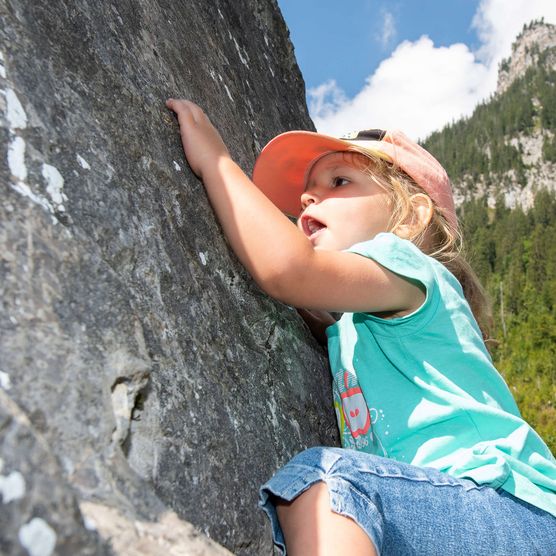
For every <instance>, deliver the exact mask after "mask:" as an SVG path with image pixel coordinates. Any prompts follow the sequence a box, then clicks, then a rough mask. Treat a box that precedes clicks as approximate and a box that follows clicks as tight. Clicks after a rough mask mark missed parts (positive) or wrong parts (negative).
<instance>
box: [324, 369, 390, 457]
mask: <svg viewBox="0 0 556 556" xmlns="http://www.w3.org/2000/svg"><path fill="white" fill-rule="evenodd" d="M333 390H334V409H335V410H336V419H337V421H338V428H339V429H340V438H341V441H342V446H343V447H344V448H352V449H355V450H364V451H366V452H371V453H374V454H379V455H386V452H385V450H384V448H383V447H382V444H381V442H380V441H379V439H378V438H377V437H376V435H374V434H373V431H372V425H373V424H374V423H376V421H377V420H378V415H379V412H378V411H377V410H376V409H375V408H371V409H370V411H369V407H368V405H367V402H366V400H365V397H364V395H363V391H362V390H361V387H360V386H359V381H358V380H357V375H356V374H355V372H354V371H347V370H341V371H339V372H338V373H336V375H335V376H334V387H333Z"/></svg>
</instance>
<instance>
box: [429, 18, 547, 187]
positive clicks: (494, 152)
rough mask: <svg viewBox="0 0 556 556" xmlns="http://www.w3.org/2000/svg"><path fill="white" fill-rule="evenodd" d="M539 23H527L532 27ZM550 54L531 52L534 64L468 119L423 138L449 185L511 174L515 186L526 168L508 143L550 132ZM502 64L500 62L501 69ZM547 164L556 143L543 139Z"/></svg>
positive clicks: (519, 156)
mask: <svg viewBox="0 0 556 556" xmlns="http://www.w3.org/2000/svg"><path fill="white" fill-rule="evenodd" d="M537 24H540V22H533V23H532V25H537ZM553 50H554V49H548V50H545V51H543V52H540V53H537V54H536V56H537V57H538V64H536V65H535V66H532V67H530V68H529V69H528V70H527V71H526V72H525V74H524V75H523V76H522V77H520V78H518V79H516V80H515V81H514V82H513V83H512V84H511V85H510V87H508V89H507V90H506V91H505V92H504V93H502V94H500V95H495V96H493V97H492V98H490V99H487V100H486V101H484V102H483V103H481V104H480V105H479V106H477V108H476V109H475V111H474V112H473V114H472V116H470V117H469V118H464V119H461V120H459V121H457V122H453V123H451V124H449V125H447V126H446V127H445V128H444V129H442V130H441V131H438V132H435V133H433V134H432V135H430V137H428V138H427V139H426V140H425V141H424V143H423V145H424V147H425V148H426V149H427V150H429V151H430V152H431V153H432V154H433V155H434V156H436V158H438V159H439V160H441V161H442V163H443V165H444V167H445V168H446V171H447V172H448V175H449V176H450V178H451V179H452V181H454V182H455V183H463V182H464V178H465V177H466V176H470V177H471V185H470V186H471V187H472V182H473V181H475V180H476V179H477V178H479V176H484V177H487V178H488V177H489V178H490V179H497V178H496V177H495V176H497V175H501V174H504V173H506V172H508V171H510V170H513V171H514V173H515V175H516V176H517V179H518V180H519V181H520V183H523V182H524V181H525V180H524V171H525V169H526V167H525V164H524V162H523V157H522V153H521V151H520V146H519V144H518V143H513V144H511V143H510V141H509V139H510V138H511V137H517V136H519V135H520V134H524V135H528V134H531V133H532V132H533V131H535V130H538V128H539V127H542V128H543V129H545V130H551V131H552V132H553V133H554V132H556V71H554V69H552V68H551V66H550V64H549V63H547V59H548V57H549V56H550V55H551V54H552V53H553ZM507 65H508V62H507V61H503V62H502V66H503V67H506V66H507ZM544 148H545V151H546V153H547V155H548V156H547V158H548V159H549V160H554V159H556V144H555V143H554V141H551V140H550V139H547V140H545V146H544Z"/></svg>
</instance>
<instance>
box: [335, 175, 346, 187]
mask: <svg viewBox="0 0 556 556" xmlns="http://www.w3.org/2000/svg"><path fill="white" fill-rule="evenodd" d="M346 183H349V180H348V179H347V178H342V177H341V176H336V177H334V178H332V185H333V186H334V187H338V186H340V185H345V184H346Z"/></svg>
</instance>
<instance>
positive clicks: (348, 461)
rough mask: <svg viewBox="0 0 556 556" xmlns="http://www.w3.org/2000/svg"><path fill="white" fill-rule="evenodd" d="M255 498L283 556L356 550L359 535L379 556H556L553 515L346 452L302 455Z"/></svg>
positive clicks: (429, 473) (470, 485)
mask: <svg viewBox="0 0 556 556" xmlns="http://www.w3.org/2000/svg"><path fill="white" fill-rule="evenodd" d="M260 494H261V495H260V503H261V506H262V507H263V509H264V510H265V512H266V513H267V515H268V517H269V518H270V521H271V525H272V532H273V537H274V543H275V544H276V546H277V547H278V548H279V549H280V550H281V551H282V554H284V553H285V552H286V546H285V545H286V542H287V543H288V555H289V556H291V554H294V556H299V555H300V554H301V555H302V556H304V555H305V554H319V555H320V554H330V553H333V552H332V550H331V551H330V552H328V553H327V552H324V550H325V549H326V548H327V547H328V546H334V545H332V544H329V543H333V542H338V541H339V542H340V543H341V544H340V545H339V546H340V549H339V550H338V549H336V554H339V555H343V554H351V553H352V552H353V553H355V552H354V550H355V549H357V550H359V547H358V546H357V545H356V541H354V539H357V538H361V537H360V536H359V537H358V534H360V533H361V530H362V531H364V532H365V533H366V534H367V536H368V539H370V540H371V541H372V546H374V550H375V551H376V553H377V554H380V556H415V555H416V554H418V555H420V556H421V555H422V556H439V555H442V556H461V555H462V554H466V555H469V556H484V555H485V554H488V555H489V556H508V555H510V554H520V555H521V554H522V555H524V556H525V555H527V556H530V555H531V556H532V555H533V554H534V555H536V556H541V555H542V556H549V555H550V556H554V555H556V517H554V516H553V515H551V514H549V513H547V512H544V511H542V510H540V509H538V508H536V507H534V506H531V505H530V504H527V503H526V502H522V501H521V500H519V499H517V498H514V497H513V496H511V495H509V494H507V493H505V492H504V491H497V490H494V489H492V488H490V487H481V486H478V485H476V484H475V483H474V482H472V481H470V480H467V479H461V480H460V479H455V478H453V477H451V476H449V475H446V474H444V473H440V472H438V471H436V470H434V469H427V468H420V467H415V466H412V465H407V464H403V463H400V462H396V461H393V460H389V459H385V458H381V457H378V456H372V455H370V454H365V453H361V452H355V451H353V450H344V449H340V448H311V449H309V450H305V451H304V452H301V453H300V454H298V455H297V456H296V457H295V458H293V460H291V461H290V462H289V463H288V464H287V465H285V466H284V467H283V468H282V469H280V470H279V471H278V472H277V473H276V474H275V475H274V477H273V478H272V479H271V480H270V481H269V482H268V483H267V484H266V485H263V486H262V487H261V493H260ZM282 501H284V502H285V503H283V502H282ZM287 502H289V504H288V503H287ZM325 502H328V504H329V506H328V508H326V507H325V504H324V503H325ZM330 509H331V510H332V511H330ZM338 514H341V515H338ZM336 515H337V516H338V517H337V518H336ZM342 517H343V518H344V520H342V519H341V518H342ZM352 520H353V521H352ZM355 524H357V525H355ZM336 526H338V527H340V526H343V527H344V529H343V530H341V529H339V528H338V529H336ZM350 526H352V527H350ZM333 535H334V536H335V539H330V537H332V536H333ZM286 539H287V541H286ZM364 540H365V541H366V540H367V539H364ZM302 543H305V544H302ZM335 546H338V545H335ZM372 546H371V548H372ZM313 549H315V551H314V552H312V550H313ZM318 550H322V551H323V552H318ZM368 554H374V552H368Z"/></svg>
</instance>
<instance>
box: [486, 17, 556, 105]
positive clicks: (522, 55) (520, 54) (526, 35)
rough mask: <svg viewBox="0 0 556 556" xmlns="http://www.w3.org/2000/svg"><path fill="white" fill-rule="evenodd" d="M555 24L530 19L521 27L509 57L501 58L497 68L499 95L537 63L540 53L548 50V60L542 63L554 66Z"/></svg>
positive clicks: (555, 65) (497, 91) (555, 62)
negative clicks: (529, 21) (530, 20)
mask: <svg viewBox="0 0 556 556" xmlns="http://www.w3.org/2000/svg"><path fill="white" fill-rule="evenodd" d="M554 47H556V26H554V25H552V24H550V23H545V22H544V21H542V20H540V21H536V20H535V21H532V22H531V23H529V24H528V25H525V26H524V27H523V30H522V31H521V33H520V34H519V35H518V36H517V37H516V39H515V41H514V43H513V44H512V53H511V55H510V57H509V58H506V59H504V60H502V62H501V63H500V66H499V69H498V84H497V87H496V94H498V95H500V94H502V93H503V92H504V91H506V90H507V89H508V87H509V86H510V85H511V84H512V83H513V82H514V81H515V80H516V79H518V78H519V77H522V76H523V75H525V72H526V71H527V69H528V68H530V67H531V66H536V65H538V64H539V63H540V62H541V60H540V58H541V55H542V54H543V53H544V52H546V51H549V52H548V57H549V59H548V60H543V62H542V63H545V64H547V65H548V66H550V67H556V53H555V52H554V50H553V49H554Z"/></svg>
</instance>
